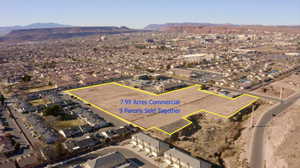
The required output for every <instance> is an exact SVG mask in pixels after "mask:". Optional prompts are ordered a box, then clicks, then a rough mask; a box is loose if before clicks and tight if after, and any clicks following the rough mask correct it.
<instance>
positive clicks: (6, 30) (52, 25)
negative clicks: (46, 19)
mask: <svg viewBox="0 0 300 168" xmlns="http://www.w3.org/2000/svg"><path fill="white" fill-rule="evenodd" d="M57 27H70V25H63V24H58V23H32V24H30V25H25V26H5V27H0V36H4V35H6V34H8V33H10V32H11V31H13V30H25V29H41V28H57Z"/></svg>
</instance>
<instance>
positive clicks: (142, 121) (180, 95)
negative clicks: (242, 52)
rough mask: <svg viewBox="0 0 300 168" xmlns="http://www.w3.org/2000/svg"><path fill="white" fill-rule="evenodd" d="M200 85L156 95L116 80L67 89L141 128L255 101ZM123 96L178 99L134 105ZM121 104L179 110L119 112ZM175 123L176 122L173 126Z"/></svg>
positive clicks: (229, 111)
mask: <svg viewBox="0 0 300 168" xmlns="http://www.w3.org/2000/svg"><path fill="white" fill-rule="evenodd" d="M199 89H200V88H199V86H192V87H187V88H183V89H180V90H176V91H173V92H170V93H166V94H162V95H159V96H156V95H149V94H145V93H142V92H140V91H137V90H134V89H130V88H128V87H124V86H122V85H120V84H117V83H109V84H105V85H100V86H94V87H89V88H82V89H77V90H71V91H69V92H70V93H72V94H74V95H75V96H78V97H80V98H82V99H84V100H86V101H88V102H89V103H91V104H94V105H96V106H98V107H100V108H101V109H103V110H105V111H109V112H111V113H112V114H113V115H115V116H118V117H121V118H123V119H125V120H127V121H129V122H132V123H135V124H136V125H139V126H141V127H143V128H150V127H153V126H156V127H158V128H160V127H163V126H165V125H170V124H172V123H174V122H176V121H178V120H180V119H182V118H183V117H185V116H187V115H189V114H191V113H193V112H197V111H200V110H206V111H208V112H212V113H215V114H219V115H224V116H228V115H230V114H232V113H233V112H235V111H238V110H240V109H241V108H242V107H244V106H246V105H248V104H249V103H252V102H254V101H256V98H254V97H251V96H247V95H243V96H240V97H238V98H236V99H234V100H231V99H229V98H224V97H220V96H216V95H213V94H209V93H204V92H202V91H200V90H199ZM122 99H130V100H145V101H147V100H179V101H180V104H176V105H166V104H164V105H149V104H148V105H136V104H126V105H125V104H121V100H122ZM120 108H128V109H137V108H139V109H145V108H162V109H169V108H174V109H179V110H180V112H179V113H168V114H161V113H147V114H145V113H120ZM100 115H101V114H100ZM175 127H176V126H175Z"/></svg>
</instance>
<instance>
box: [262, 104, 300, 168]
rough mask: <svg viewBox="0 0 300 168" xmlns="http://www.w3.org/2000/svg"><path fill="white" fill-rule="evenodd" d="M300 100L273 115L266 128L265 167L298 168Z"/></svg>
mask: <svg viewBox="0 0 300 168" xmlns="http://www.w3.org/2000/svg"><path fill="white" fill-rule="evenodd" d="M299 120H300V100H298V101H297V102H296V103H295V104H294V105H292V106H291V107H290V108H288V109H287V110H286V111H285V112H283V113H281V114H280V115H278V116H277V117H275V118H274V119H273V120H272V122H271V124H270V127H268V129H267V138H266V152H265V154H266V155H265V159H266V167H267V168H299V165H300V142H299V138H300V122H299Z"/></svg>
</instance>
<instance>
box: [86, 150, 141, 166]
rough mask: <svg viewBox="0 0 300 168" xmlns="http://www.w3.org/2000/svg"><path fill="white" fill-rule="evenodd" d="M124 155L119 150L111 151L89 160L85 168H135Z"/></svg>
mask: <svg viewBox="0 0 300 168" xmlns="http://www.w3.org/2000/svg"><path fill="white" fill-rule="evenodd" d="M135 167H136V166H135V165H133V163H130V162H129V161H128V160H127V159H126V158H125V156H124V155H123V154H122V153H120V152H113V153H109V154H106V155H104V156H100V157H98V158H96V159H93V160H89V161H88V162H87V163H86V166H85V168H135Z"/></svg>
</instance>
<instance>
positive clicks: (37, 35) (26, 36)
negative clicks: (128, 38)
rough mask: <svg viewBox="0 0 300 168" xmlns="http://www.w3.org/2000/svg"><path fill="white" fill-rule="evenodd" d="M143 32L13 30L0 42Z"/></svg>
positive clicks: (107, 28)
mask: <svg viewBox="0 0 300 168" xmlns="http://www.w3.org/2000/svg"><path fill="white" fill-rule="evenodd" d="M138 31H144V30H136V29H130V28H127V27H124V26H123V27H115V26H103V27H59V28H42V29H41V28H39V29H22V30H13V31H11V32H10V33H9V34H7V35H5V36H3V37H0V42H22V41H41V40H52V39H66V38H73V37H84V36H90V35H105V34H120V33H132V32H138Z"/></svg>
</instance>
